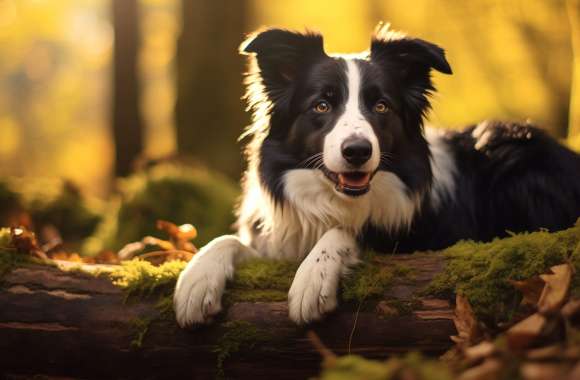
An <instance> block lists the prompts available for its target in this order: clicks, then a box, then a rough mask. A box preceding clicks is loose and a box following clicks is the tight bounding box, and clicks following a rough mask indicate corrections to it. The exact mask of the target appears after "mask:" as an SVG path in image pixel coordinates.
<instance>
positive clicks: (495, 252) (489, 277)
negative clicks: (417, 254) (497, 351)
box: [427, 220, 580, 323]
mask: <svg viewBox="0 0 580 380" xmlns="http://www.w3.org/2000/svg"><path fill="white" fill-rule="evenodd" d="M579 243H580V220H579V221H578V222H577V223H576V225H575V226H574V227H572V228H570V229H567V230H564V231H559V232H554V233H549V232H547V231H539V232H533V233H524V234H518V235H513V236H511V237H508V238H505V239H496V240H494V241H492V242H490V243H475V242H473V241H464V242H460V243H458V244H456V245H454V246H452V247H450V248H448V249H446V250H445V251H444V252H443V254H444V255H445V256H446V257H447V258H448V261H447V264H446V268H445V270H444V272H443V273H441V274H440V275H439V276H437V277H436V278H435V279H434V281H433V282H432V283H431V285H430V287H429V288H428V290H427V292H428V293H429V294H434V295H438V296H446V297H451V296H452V294H453V293H455V292H458V293H461V294H463V295H465V296H467V298H468V299H469V302H470V303H471V305H472V307H473V309H474V311H475V312H476V314H477V315H478V317H479V318H480V319H482V320H484V321H487V322H490V323H497V322H499V321H501V320H505V319H508V318H509V317H510V316H511V315H512V313H513V312H514V311H515V309H516V307H517V305H518V304H519V301H520V295H519V292H517V291H516V289H515V288H514V287H513V286H512V285H510V283H509V282H508V280H510V279H512V280H524V279H527V278H530V277H533V276H535V275H538V274H540V273H543V272H545V271H546V270H547V269H548V268H549V267H551V266H553V265H556V264H561V263H562V262H565V261H567V260H569V261H571V262H572V263H573V265H574V266H575V267H576V274H575V276H574V279H573V284H572V291H573V293H578V291H579V289H580V246H579Z"/></svg>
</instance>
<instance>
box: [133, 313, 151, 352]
mask: <svg viewBox="0 0 580 380" xmlns="http://www.w3.org/2000/svg"><path fill="white" fill-rule="evenodd" d="M152 322H153V319H151V318H137V319H134V320H133V321H132V323H131V330H133V332H134V338H133V340H132V341H131V348H132V349H134V350H138V349H140V348H141V347H143V341H144V340H145V336H146V335H147V332H148V331H149V327H150V326H151V323H152Z"/></svg>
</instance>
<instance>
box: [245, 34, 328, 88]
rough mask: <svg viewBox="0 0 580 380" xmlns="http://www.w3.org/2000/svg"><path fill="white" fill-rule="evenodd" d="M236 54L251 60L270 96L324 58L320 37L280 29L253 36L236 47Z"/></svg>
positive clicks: (318, 35)
mask: <svg viewBox="0 0 580 380" xmlns="http://www.w3.org/2000/svg"><path fill="white" fill-rule="evenodd" d="M240 53H241V54H246V55H254V56H255V58H256V61H257V63H258V68H259V70H260V71H259V75H260V77H261V78H262V82H263V84H264V86H265V88H266V91H267V92H268V93H269V94H270V95H272V94H273V93H276V92H277V91H279V90H283V89H285V88H286V87H288V86H289V85H291V84H292V83H293V81H294V80H295V79H296V78H297V77H298V76H299V75H300V71H301V69H303V68H304V67H305V66H306V65H307V64H309V63H312V62H314V61H316V60H317V59H320V58H323V57H326V54H325V53H324V47H323V41H322V36H321V35H320V34H315V33H305V34H302V33H296V32H291V31H288V30H283V29H266V30H264V31H259V32H256V33H253V34H252V35H250V36H249V37H248V38H247V39H246V41H244V42H243V43H242V45H241V46H240Z"/></svg>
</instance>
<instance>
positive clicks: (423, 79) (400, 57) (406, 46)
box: [370, 25, 452, 113]
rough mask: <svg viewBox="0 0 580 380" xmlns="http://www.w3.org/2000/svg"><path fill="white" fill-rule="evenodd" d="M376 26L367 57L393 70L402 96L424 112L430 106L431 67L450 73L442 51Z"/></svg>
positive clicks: (416, 109) (423, 42) (432, 89)
mask: <svg viewBox="0 0 580 380" xmlns="http://www.w3.org/2000/svg"><path fill="white" fill-rule="evenodd" d="M388 27H389V26H388V25H386V26H379V28H377V30H376V32H375V35H374V36H373V39H372V42H371V53H370V60H371V62H374V63H376V64H378V65H380V66H382V67H384V69H385V70H388V71H389V72H390V73H392V75H391V77H392V79H393V80H395V81H397V82H398V83H399V84H400V86H402V87H403V92H404V93H403V96H404V97H405V99H404V100H405V102H406V103H407V105H408V106H411V107H413V108H415V109H414V111H420V112H421V113H424V112H425V110H426V109H427V108H428V107H429V101H428V99H427V96H428V95H429V94H430V93H431V92H433V91H435V88H434V87H433V83H432V81H431V70H433V69H434V70H437V71H439V72H442V73H444V74H451V73H452V72H451V67H450V66H449V63H448V62H447V59H446V58H445V51H444V50H443V49H442V48H440V47H439V46H437V45H435V44H432V43H430V42H427V41H424V40H421V39H418V38H409V37H406V36H405V35H404V34H401V33H397V32H392V31H389V30H388Z"/></svg>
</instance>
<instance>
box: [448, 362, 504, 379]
mask: <svg viewBox="0 0 580 380" xmlns="http://www.w3.org/2000/svg"><path fill="white" fill-rule="evenodd" d="M502 368H503V365H502V363H501V361H500V360H498V359H495V358H493V359H486V360H485V361H484V362H483V363H482V364H481V365H478V366H477V367H473V368H469V369H467V370H465V371H464V372H463V373H462V374H461V375H460V376H459V377H458V380H489V379H497V378H499V374H500V372H501V370H502Z"/></svg>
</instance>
